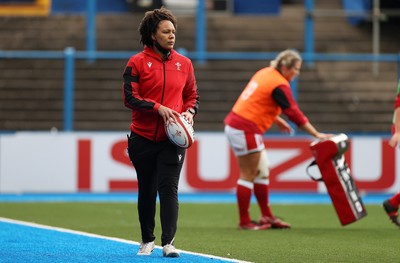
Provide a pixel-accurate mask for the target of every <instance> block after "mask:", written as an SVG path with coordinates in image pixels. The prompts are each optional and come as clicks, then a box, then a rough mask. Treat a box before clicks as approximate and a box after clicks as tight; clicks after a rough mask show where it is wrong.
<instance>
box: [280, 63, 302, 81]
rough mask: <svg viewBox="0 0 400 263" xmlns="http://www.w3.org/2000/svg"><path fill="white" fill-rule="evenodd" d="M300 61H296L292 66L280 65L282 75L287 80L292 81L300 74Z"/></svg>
mask: <svg viewBox="0 0 400 263" xmlns="http://www.w3.org/2000/svg"><path fill="white" fill-rule="evenodd" d="M300 68H301V61H296V63H294V65H293V67H291V68H287V67H285V66H283V67H282V76H283V77H284V78H285V79H287V80H288V81H292V80H293V79H294V78H295V77H297V76H298V75H300Z"/></svg>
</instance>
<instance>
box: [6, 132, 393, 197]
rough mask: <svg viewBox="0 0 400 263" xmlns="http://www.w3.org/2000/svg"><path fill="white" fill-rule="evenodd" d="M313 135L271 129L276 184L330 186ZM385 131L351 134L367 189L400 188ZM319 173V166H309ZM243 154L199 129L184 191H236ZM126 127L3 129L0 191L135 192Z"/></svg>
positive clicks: (356, 169)
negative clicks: (321, 173) (98, 129)
mask: <svg viewBox="0 0 400 263" xmlns="http://www.w3.org/2000/svg"><path fill="white" fill-rule="evenodd" d="M310 139H311V138H310V137H306V136H293V137H290V138H288V137H287V136H285V137H282V136H271V137H270V136H268V138H266V139H265V143H266V145H267V147H268V154H269V158H270V165H271V177H270V181H271V190H272V191H280V192H318V193H325V192H326V189H325V187H324V185H323V184H322V183H316V182H314V181H312V180H311V179H310V177H309V176H308V175H307V173H306V167H307V166H308V165H309V164H310V163H311V162H312V160H313V157H312V154H311V151H310V148H309V144H310V142H311V140H310ZM387 141H388V138H387V137H382V136H350V147H349V149H348V150H347V152H346V154H345V158H346V161H347V163H348V164H349V167H350V169H351V171H352V175H353V178H354V179H355V181H356V183H357V187H358V189H359V190H360V191H361V192H365V193H392V192H396V191H398V189H400V165H397V164H400V153H399V152H398V151H397V150H395V149H393V148H391V147H390V146H388V143H387ZM309 172H310V173H311V174H312V175H313V176H314V177H318V176H319V172H318V169H317V168H315V169H314V168H313V169H310V171H309ZM237 178H238V167H237V163H236V160H235V158H234V156H233V154H232V152H231V151H230V149H229V146H228V144H227V141H226V139H225V136H224V134H223V133H222V132H215V133H212V132H199V133H197V135H196V143H195V144H194V145H193V146H192V147H191V148H190V149H189V150H188V151H187V156H186V160H185V164H184V167H183V171H182V174H181V180H180V191H181V192H232V191H234V189H235V185H236V180H237ZM136 190H137V181H136V173H135V170H134V168H133V167H132V166H131V163H130V161H129V158H128V156H127V152H126V134H125V133H124V132H90V133H89V132H87V133H85V132H54V133H51V132H17V133H13V134H1V135H0V193H78V192H91V193H107V192H119V191H124V192H126V191H136Z"/></svg>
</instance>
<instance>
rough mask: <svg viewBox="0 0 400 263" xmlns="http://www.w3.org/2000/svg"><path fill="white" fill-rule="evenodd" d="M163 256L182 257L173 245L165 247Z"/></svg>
mask: <svg viewBox="0 0 400 263" xmlns="http://www.w3.org/2000/svg"><path fill="white" fill-rule="evenodd" d="M163 256H164V257H169V258H177V257H179V256H180V254H179V251H178V250H177V249H176V248H175V247H174V246H173V245H171V244H168V245H165V246H163Z"/></svg>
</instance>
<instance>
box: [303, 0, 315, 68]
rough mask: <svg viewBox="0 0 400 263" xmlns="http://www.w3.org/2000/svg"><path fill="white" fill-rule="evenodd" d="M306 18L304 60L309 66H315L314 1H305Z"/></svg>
mask: <svg viewBox="0 0 400 263" xmlns="http://www.w3.org/2000/svg"><path fill="white" fill-rule="evenodd" d="M304 5H305V6H304V7H305V9H306V17H305V19H304V53H305V56H304V58H303V59H304V60H305V62H306V65H307V66H310V67H312V66H313V65H314V15H313V12H314V0H305V2H304Z"/></svg>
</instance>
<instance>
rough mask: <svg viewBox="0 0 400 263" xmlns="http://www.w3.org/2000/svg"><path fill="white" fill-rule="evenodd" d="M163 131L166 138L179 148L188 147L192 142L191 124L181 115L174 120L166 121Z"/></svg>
mask: <svg viewBox="0 0 400 263" xmlns="http://www.w3.org/2000/svg"><path fill="white" fill-rule="evenodd" d="M165 132H166V133H167V136H168V139H169V140H170V141H171V142H172V143H173V144H175V145H176V146H179V147H181V148H189V147H190V146H191V145H192V144H193V143H194V130H193V126H192V125H190V124H189V123H188V122H187V121H186V119H185V118H184V117H183V116H182V115H181V116H179V117H177V118H176V122H174V121H170V122H168V123H166V124H165Z"/></svg>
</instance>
